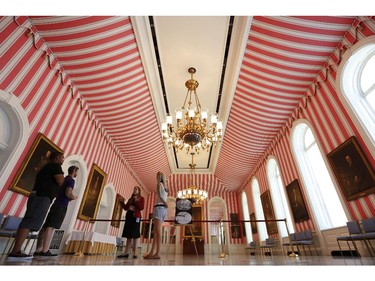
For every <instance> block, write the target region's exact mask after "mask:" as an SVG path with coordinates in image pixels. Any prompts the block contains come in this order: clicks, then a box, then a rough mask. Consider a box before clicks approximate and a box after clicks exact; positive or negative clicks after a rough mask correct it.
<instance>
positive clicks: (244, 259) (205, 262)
mask: <svg viewBox="0 0 375 281" xmlns="http://www.w3.org/2000/svg"><path fill="white" fill-rule="evenodd" d="M0 264H1V265H27V266H45V265H55V266H64V265H66V266H67V265H81V266H85V265H90V266H98V265H103V266H119V265H123V266H158V265H166V266H191V265H199V266H218V265H222V266H251V265H254V266H280V265H285V266H315V265H324V266H326V265H328V266H343V265H348V266H361V265H364V266H366V265H375V257H355V258H352V257H331V256H298V257H289V256H283V255H276V256H264V255H255V256H252V255H249V254H234V255H227V256H225V258H220V257H218V256H217V255H205V256H195V255H171V254H170V255H168V256H165V255H164V256H162V257H161V259H160V260H150V259H143V258H142V257H138V258H137V259H134V258H133V257H131V256H130V257H129V258H127V259H125V258H117V257H115V256H113V255H82V256H74V255H60V256H58V257H52V258H49V257H34V258H33V259H32V260H28V261H24V260H23V261H10V260H8V259H7V258H6V256H2V257H1V259H0Z"/></svg>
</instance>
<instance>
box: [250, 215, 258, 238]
mask: <svg viewBox="0 0 375 281" xmlns="http://www.w3.org/2000/svg"><path fill="white" fill-rule="evenodd" d="M250 220H251V232H252V233H253V234H256V233H258V229H257V223H256V221H255V220H256V218H255V213H251V214H250Z"/></svg>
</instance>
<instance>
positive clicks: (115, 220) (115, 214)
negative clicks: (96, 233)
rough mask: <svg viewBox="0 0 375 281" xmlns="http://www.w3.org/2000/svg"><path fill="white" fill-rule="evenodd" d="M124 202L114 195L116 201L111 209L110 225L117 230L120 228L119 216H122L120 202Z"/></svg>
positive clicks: (121, 198)
mask: <svg viewBox="0 0 375 281" xmlns="http://www.w3.org/2000/svg"><path fill="white" fill-rule="evenodd" d="M124 200H125V198H124V197H122V196H121V195H120V194H118V193H117V194H116V201H115V207H114V208H113V213H112V221H111V225H112V226H114V227H117V228H119V227H120V220H121V215H122V210H123V209H122V206H121V204H120V202H124Z"/></svg>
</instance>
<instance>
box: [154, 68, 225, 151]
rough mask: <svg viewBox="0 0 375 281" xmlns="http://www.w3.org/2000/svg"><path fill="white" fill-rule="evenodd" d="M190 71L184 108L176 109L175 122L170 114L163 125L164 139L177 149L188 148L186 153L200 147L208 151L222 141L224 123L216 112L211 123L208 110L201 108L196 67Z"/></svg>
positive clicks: (212, 115) (198, 149)
mask: <svg viewBox="0 0 375 281" xmlns="http://www.w3.org/2000/svg"><path fill="white" fill-rule="evenodd" d="M188 72H189V73H190V74H191V79H189V80H187V81H186V83H185V86H186V88H187V89H188V90H187V93H186V97H185V101H184V104H183V106H182V108H178V109H177V110H176V116H175V119H176V120H175V122H173V118H172V115H170V114H169V115H167V119H166V122H164V123H163V124H162V126H161V127H162V131H163V139H164V141H165V142H166V143H167V144H168V146H169V147H171V146H174V147H175V148H177V151H178V150H182V149H184V148H186V153H188V152H189V151H190V150H194V151H195V152H197V153H199V151H200V149H206V150H207V151H208V149H209V148H210V147H211V146H212V145H216V144H217V143H218V142H220V141H221V139H222V131H223V123H222V122H221V121H218V116H217V114H216V113H214V114H211V116H210V117H211V118H210V121H211V122H210V123H209V122H208V121H207V119H208V110H207V109H202V108H201V104H200V102H199V99H198V95H197V91H196V90H197V88H198V86H199V83H198V81H197V80H194V79H193V75H194V73H195V72H196V69H195V68H194V67H190V68H189V69H188ZM193 101H195V107H194V106H193ZM186 104H187V106H186ZM173 123H174V125H173Z"/></svg>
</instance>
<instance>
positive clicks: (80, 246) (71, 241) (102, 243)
mask: <svg viewBox="0 0 375 281" xmlns="http://www.w3.org/2000/svg"><path fill="white" fill-rule="evenodd" d="M115 247H116V236H111V235H106V234H102V233H98V232H91V231H88V232H86V233H85V238H84V239H83V231H72V232H71V233H70V234H69V236H68V238H67V239H66V245H65V248H64V254H75V253H78V252H82V253H83V254H89V255H109V254H110V255H111V254H113V253H114V250H115Z"/></svg>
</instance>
